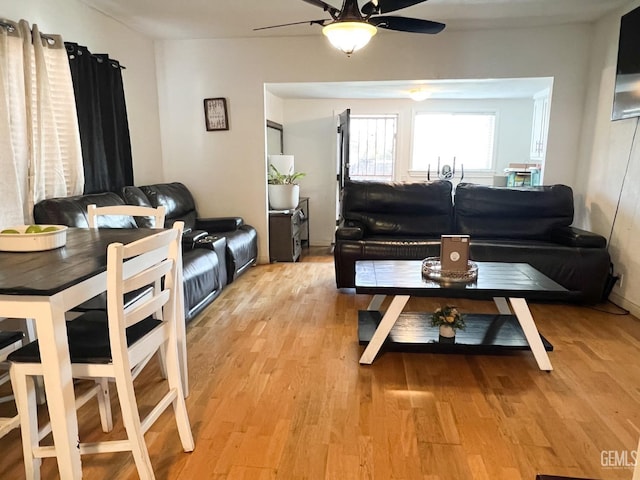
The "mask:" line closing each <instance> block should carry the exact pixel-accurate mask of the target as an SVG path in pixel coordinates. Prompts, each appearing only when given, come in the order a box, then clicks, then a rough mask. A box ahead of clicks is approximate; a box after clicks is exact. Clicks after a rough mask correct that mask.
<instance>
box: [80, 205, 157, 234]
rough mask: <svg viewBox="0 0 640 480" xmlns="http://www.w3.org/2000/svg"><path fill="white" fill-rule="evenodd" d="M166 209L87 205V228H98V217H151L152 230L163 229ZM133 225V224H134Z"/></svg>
mask: <svg viewBox="0 0 640 480" xmlns="http://www.w3.org/2000/svg"><path fill="white" fill-rule="evenodd" d="M165 212H166V209H165V207H164V206H162V205H160V206H159V207H156V208H154V207H140V206H137V205H109V206H105V207H98V206H96V205H93V204H92V205H87V220H88V221H89V228H98V218H97V217H99V216H107V215H108V216H126V217H151V218H152V219H153V227H152V228H164V217H165ZM134 225H135V223H134Z"/></svg>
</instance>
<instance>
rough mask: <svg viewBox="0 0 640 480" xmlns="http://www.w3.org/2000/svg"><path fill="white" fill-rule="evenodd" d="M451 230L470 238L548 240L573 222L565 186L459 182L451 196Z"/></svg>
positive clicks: (571, 201) (569, 196)
mask: <svg viewBox="0 0 640 480" xmlns="http://www.w3.org/2000/svg"><path fill="white" fill-rule="evenodd" d="M454 203H455V231H456V233H459V234H463V235H470V236H471V238H472V239H473V238H507V239H508V238H515V239H517V238H531V239H549V238H550V235H551V232H552V231H553V230H554V228H557V227H566V226H569V225H571V223H572V222H573V191H572V190H571V188H570V187H568V186H566V185H549V186H543V187H523V188H512V187H511V188H504V187H489V186H486V185H474V184H471V183H461V184H459V185H458V186H457V187H456V193H455V201H454Z"/></svg>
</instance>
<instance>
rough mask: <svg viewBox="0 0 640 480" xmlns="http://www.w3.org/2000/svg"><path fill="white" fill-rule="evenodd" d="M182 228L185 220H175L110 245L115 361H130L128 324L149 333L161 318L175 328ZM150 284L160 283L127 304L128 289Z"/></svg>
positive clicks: (110, 312)
mask: <svg viewBox="0 0 640 480" xmlns="http://www.w3.org/2000/svg"><path fill="white" fill-rule="evenodd" d="M183 229H184V224H183V223H182V222H175V223H174V225H173V228H172V229H169V230H163V231H160V232H159V233H156V234H153V235H150V236H148V237H145V238H142V239H140V240H137V241H135V242H132V243H129V244H126V245H123V244H121V243H112V244H111V245H109V247H108V248H107V316H108V321H109V341H110V343H111V355H112V358H113V362H114V364H115V363H116V362H122V361H124V362H128V360H127V359H128V355H127V351H128V346H127V329H128V328H129V327H133V329H136V328H138V329H140V330H142V331H145V334H146V330H149V331H150V330H152V329H153V328H155V326H157V325H158V324H159V322H170V328H171V329H172V330H173V331H175V322H176V317H177V313H178V312H177V310H176V295H177V291H176V289H177V288H181V286H178V285H177V284H176V275H177V268H178V264H179V262H180V261H181V255H180V252H181V250H180V245H181V238H182V231H183ZM150 284H156V285H158V286H159V287H158V288H155V289H154V290H153V292H152V294H150V295H145V296H142V297H140V298H138V299H137V300H136V301H135V302H133V303H131V304H129V305H127V307H126V308H125V306H124V305H125V301H124V300H125V299H124V295H125V294H126V293H128V292H132V291H135V290H138V289H140V288H142V287H144V286H146V285H150ZM143 336H144V335H143ZM174 338H175V337H174ZM148 347H151V346H150V345H148ZM152 351H153V350H152ZM139 360H140V359H138V361H139ZM138 361H134V362H132V363H133V364H136V363H138Z"/></svg>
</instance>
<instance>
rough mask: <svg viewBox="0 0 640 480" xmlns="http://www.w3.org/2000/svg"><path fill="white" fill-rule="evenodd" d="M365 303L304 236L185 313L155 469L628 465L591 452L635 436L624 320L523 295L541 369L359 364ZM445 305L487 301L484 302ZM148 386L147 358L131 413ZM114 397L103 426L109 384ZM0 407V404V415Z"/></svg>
mask: <svg viewBox="0 0 640 480" xmlns="http://www.w3.org/2000/svg"><path fill="white" fill-rule="evenodd" d="M322 253H325V254H324V255H321V254H322ZM368 301H369V297H366V296H358V295H355V294H354V293H353V291H343V292H340V291H338V290H336V288H335V281H334V273H333V263H332V258H331V257H330V256H329V255H327V254H326V252H321V251H319V250H315V251H314V252H312V254H311V255H307V256H306V257H305V258H304V261H303V262H301V263H296V264H290V263H279V264H272V265H262V266H258V267H255V268H252V269H251V270H250V271H249V272H247V273H246V274H245V275H243V276H242V277H240V279H238V280H237V281H236V282H235V283H233V284H232V285H231V286H230V287H229V288H228V289H226V290H225V291H224V292H223V293H222V295H221V296H220V297H219V298H218V299H217V300H216V301H215V302H214V303H213V304H212V305H211V306H210V307H209V308H208V309H207V310H206V311H205V312H204V313H203V314H201V315H200V316H199V317H198V318H196V319H195V320H194V321H193V322H192V323H191V324H190V325H189V327H188V342H189V369H190V370H189V371H190V383H191V388H192V390H191V395H190V396H189V398H188V401H187V406H188V408H189V412H190V417H191V424H192V428H193V433H194V437H195V440H196V449H195V451H194V452H193V453H190V454H187V453H183V452H182V451H181V448H180V442H179V439H178V435H177V432H176V429H175V425H174V423H173V420H172V417H171V415H168V414H166V413H165V415H164V416H163V417H161V419H160V420H159V422H158V423H157V424H156V425H155V426H154V427H153V429H152V431H150V432H149V433H147V435H146V441H147V444H148V446H149V450H150V454H151V460H152V463H153V465H154V469H155V472H156V476H157V478H158V479H165V480H202V479H251V480H253V479H256V480H259V479H312V480H313V479H340V480H344V479H347V480H348V479H377V480H387V479H422V480H466V479H482V480H489V479H490V480H519V479H522V480H534V478H535V475H536V473H546V474H554V475H564V476H576V477H587V478H594V479H603V480H605V479H606V480H613V479H630V478H631V470H630V468H628V467H627V468H611V467H602V466H601V463H602V459H603V455H604V459H605V460H607V459H610V458H613V457H611V455H616V454H618V455H620V453H619V452H628V454H629V455H630V454H631V451H632V450H635V449H636V448H637V445H638V438H639V437H640V408H638V406H639V403H640V402H639V401H640V388H639V386H640V382H639V379H640V361H639V352H640V321H638V319H636V318H633V317H631V316H614V315H610V314H607V313H601V312H598V311H595V310H594V309H589V308H585V307H579V306H561V305H548V304H534V305H532V312H533V314H534V318H535V319H536V321H537V323H538V326H539V328H540V331H541V332H542V333H543V334H544V335H545V336H546V337H547V338H548V339H549V340H550V341H551V342H552V343H553V344H554V346H555V350H554V352H552V353H551V354H550V358H551V362H552V363H553V366H554V368H555V370H554V371H553V372H552V373H544V372H541V371H539V370H538V368H537V366H536V363H535V361H534V359H533V356H532V355H531V354H529V353H525V352H523V353H518V354H514V355H502V356H464V355H434V354H402V353H383V354H382V355H381V356H380V357H379V358H378V359H377V360H376V361H375V362H374V364H373V365H371V366H360V365H359V364H358V358H359V357H360V354H361V352H362V347H361V346H359V345H358V343H357V333H356V332H357V321H356V318H357V310H358V309H363V308H365V307H366V305H367V304H368ZM445 302H446V300H444V299H418V300H414V299H412V300H411V301H410V304H409V306H410V307H411V309H412V310H426V311H431V310H433V309H434V308H435V307H436V306H438V305H440V304H442V303H445ZM455 303H456V304H457V305H458V306H459V307H461V309H462V310H463V311H467V312H470V311H477V312H493V311H495V310H494V306H493V304H492V303H491V302H473V301H456V302H455ZM600 307H601V308H609V309H611V310H615V308H614V307H613V306H612V305H609V306H607V305H602V306H600ZM161 385H162V383H161V382H159V381H158V369H157V366H156V365H155V364H152V365H150V366H148V367H147V371H146V372H145V373H143V375H142V376H141V377H140V378H139V379H138V381H137V387H136V390H137V392H138V395H139V398H140V408H141V410H142V411H145V409H148V405H147V404H146V403H145V396H146V395H148V394H149V392H152V391H154V390H155V389H157V388H160V386H161ZM114 390H115V389H114ZM92 403H93V402H91V403H90V404H89V405H87V406H85V407H84V408H83V409H82V410H81V412H80V422H81V427H80V435H81V438H82V439H83V441H86V440H89V441H91V440H93V439H95V438H99V434H100V432H99V431H100V428H99V422H98V418H97V416H96V414H95V412H96V409H95V408H94V405H93V404H92ZM113 405H114V421H115V422H116V425H117V426H116V429H115V431H114V433H113V434H112V435H111V436H112V437H113V438H116V437H117V436H119V435H122V426H121V422H120V415H119V412H118V409H117V399H116V397H115V395H114V397H113ZM12 408H13V406H12V404H5V405H1V406H0V415H6V414H8V413H10V412H11V411H12ZM43 413H44V412H43ZM610 451H613V452H614V453H613V454H609V453H607V452H610ZM602 452H605V453H604V454H603V453H602ZM83 468H84V472H85V478H88V479H135V478H137V475H136V473H135V469H134V467H133V461H132V459H131V457H130V455H129V454H126V453H125V454H105V455H100V456H84V457H83ZM42 472H43V479H52V478H57V470H56V464H55V460H52V459H47V460H45V461H44V462H43V468H42ZM0 478H2V479H12V480H13V479H20V478H24V473H23V467H22V451H21V444H20V436H19V432H18V431H17V430H14V431H13V432H11V433H10V434H9V435H8V436H6V437H4V438H3V439H0Z"/></svg>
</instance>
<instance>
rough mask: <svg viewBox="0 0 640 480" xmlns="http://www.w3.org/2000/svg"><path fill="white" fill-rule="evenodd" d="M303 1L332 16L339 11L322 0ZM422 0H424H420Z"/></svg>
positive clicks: (335, 15)
mask: <svg viewBox="0 0 640 480" xmlns="http://www.w3.org/2000/svg"><path fill="white" fill-rule="evenodd" d="M302 1H303V2H307V3H310V4H311V5H315V6H316V7H320V8H321V9H323V10H324V11H325V12H329V13H330V14H331V16H332V17H333V18H336V17H337V16H338V14H339V13H340V10H339V9H337V8H336V7H334V6H332V5H329V4H328V3H325V2H323V1H322V0H302ZM421 1H424V0H421Z"/></svg>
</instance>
